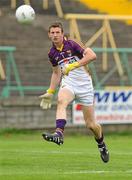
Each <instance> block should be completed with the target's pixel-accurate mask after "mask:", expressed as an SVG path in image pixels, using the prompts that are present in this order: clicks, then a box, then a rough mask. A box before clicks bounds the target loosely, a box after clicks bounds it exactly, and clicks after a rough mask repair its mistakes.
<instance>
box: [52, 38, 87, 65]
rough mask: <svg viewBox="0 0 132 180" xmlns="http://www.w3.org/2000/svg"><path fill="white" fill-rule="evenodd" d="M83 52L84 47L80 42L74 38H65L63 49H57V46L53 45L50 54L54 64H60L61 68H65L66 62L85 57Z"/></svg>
mask: <svg viewBox="0 0 132 180" xmlns="http://www.w3.org/2000/svg"><path fill="white" fill-rule="evenodd" d="M83 52H84V48H83V47H81V46H80V45H79V44H78V43H76V42H75V41H73V40H65V39H64V41H63V48H62V50H61V51H60V50H58V49H56V47H55V46H54V45H53V47H52V48H51V49H50V51H49V53H48V56H49V60H50V62H51V63H52V66H58V65H59V66H60V67H61V68H63V66H64V65H65V64H70V63H73V62H75V61H79V60H80V59H81V58H82V57H83Z"/></svg>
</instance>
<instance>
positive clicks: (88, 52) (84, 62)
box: [63, 48, 96, 75]
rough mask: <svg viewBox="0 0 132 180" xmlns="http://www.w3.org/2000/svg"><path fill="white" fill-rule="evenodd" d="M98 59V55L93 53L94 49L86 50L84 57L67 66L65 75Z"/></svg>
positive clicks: (64, 71)
mask: <svg viewBox="0 0 132 180" xmlns="http://www.w3.org/2000/svg"><path fill="white" fill-rule="evenodd" d="M95 59H96V54H95V53H94V52H93V50H92V49H90V48H86V49H85V50H84V52H83V57H82V58H81V59H80V60H79V61H77V62H74V63H72V64H67V65H66V66H65V67H64V69H63V74H64V75H68V74H69V72H70V71H72V70H74V69H76V68H78V67H81V66H85V65H87V64H89V63H90V62H91V61H93V60H95Z"/></svg>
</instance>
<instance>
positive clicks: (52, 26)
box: [49, 22, 64, 32]
mask: <svg viewBox="0 0 132 180" xmlns="http://www.w3.org/2000/svg"><path fill="white" fill-rule="evenodd" d="M56 27H58V28H60V29H61V31H62V32H63V31H64V30H63V25H62V23H61V22H55V23H52V24H51V25H50V26H49V32H50V29H51V28H56Z"/></svg>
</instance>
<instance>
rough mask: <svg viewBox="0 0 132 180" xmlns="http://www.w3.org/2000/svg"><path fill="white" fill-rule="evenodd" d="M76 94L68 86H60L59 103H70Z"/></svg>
mask: <svg viewBox="0 0 132 180" xmlns="http://www.w3.org/2000/svg"><path fill="white" fill-rule="evenodd" d="M74 98H75V96H74V94H73V92H72V91H70V89H68V88H60V90H59V92H58V103H65V104H67V105H68V104H69V103H70V102H72V101H73V100H74Z"/></svg>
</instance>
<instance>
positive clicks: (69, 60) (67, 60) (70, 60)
mask: <svg viewBox="0 0 132 180" xmlns="http://www.w3.org/2000/svg"><path fill="white" fill-rule="evenodd" d="M76 61H79V58H78V57H77V56H71V57H68V58H64V59H62V60H61V61H59V62H58V65H59V66H60V67H61V68H63V67H64V66H65V65H66V64H72V63H74V62H76Z"/></svg>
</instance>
